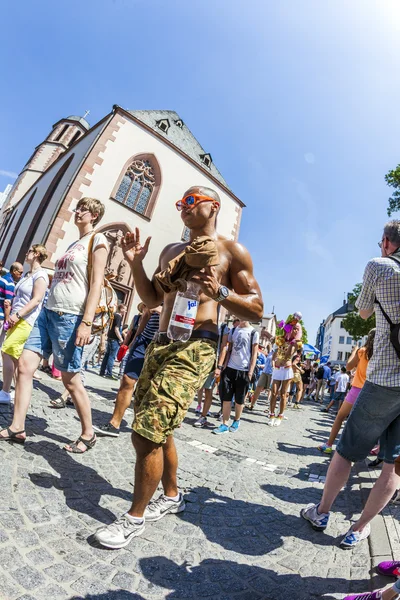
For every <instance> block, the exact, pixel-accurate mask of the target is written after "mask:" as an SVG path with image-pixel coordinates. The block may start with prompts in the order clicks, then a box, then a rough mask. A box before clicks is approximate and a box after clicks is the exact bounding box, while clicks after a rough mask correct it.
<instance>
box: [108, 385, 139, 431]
mask: <svg viewBox="0 0 400 600" xmlns="http://www.w3.org/2000/svg"><path fill="white" fill-rule="evenodd" d="M136 381H137V379H131V378H130V377H128V375H123V377H122V379H121V384H120V386H119V390H118V394H117V399H116V401H115V406H114V412H113V415H112V417H111V419H110V423H111V425H112V426H113V427H116V428H117V429H119V428H120V427H121V421H122V419H123V418H124V414H125V411H126V409H127V408H129V406H130V404H131V402H132V396H133V390H134V389H135V384H136Z"/></svg>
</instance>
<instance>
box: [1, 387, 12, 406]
mask: <svg viewBox="0 0 400 600" xmlns="http://www.w3.org/2000/svg"><path fill="white" fill-rule="evenodd" d="M10 402H11V394H9V393H8V392H3V390H1V391H0V404H9V403H10Z"/></svg>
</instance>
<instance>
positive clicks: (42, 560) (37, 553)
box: [25, 548, 55, 565]
mask: <svg viewBox="0 0 400 600" xmlns="http://www.w3.org/2000/svg"><path fill="white" fill-rule="evenodd" d="M25 560H27V561H30V562H32V564H35V565H48V564H50V563H52V562H54V560H55V558H54V556H53V555H52V554H50V552H48V551H47V550H46V548H35V550H31V551H30V552H28V554H27V555H26V556H25Z"/></svg>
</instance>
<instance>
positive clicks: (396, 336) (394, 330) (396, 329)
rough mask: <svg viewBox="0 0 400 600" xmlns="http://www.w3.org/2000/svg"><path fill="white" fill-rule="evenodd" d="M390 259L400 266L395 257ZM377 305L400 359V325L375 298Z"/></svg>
mask: <svg viewBox="0 0 400 600" xmlns="http://www.w3.org/2000/svg"><path fill="white" fill-rule="evenodd" d="M388 258H391V259H392V260H394V261H395V262H396V263H397V264H400V263H399V261H398V260H397V259H395V258H394V257H393V256H388ZM375 303H376V304H377V305H378V306H379V308H380V309H381V311H382V314H383V316H384V317H385V319H386V321H387V322H388V323H389V327H390V341H391V344H392V346H393V348H394V350H395V352H396V354H397V357H398V358H400V323H393V321H392V320H391V319H390V317H389V315H388V314H387V313H386V312H385V310H384V309H383V306H382V304H381V303H380V302H379V300H377V299H376V298H375Z"/></svg>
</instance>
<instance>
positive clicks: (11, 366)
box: [1, 352, 17, 394]
mask: <svg viewBox="0 0 400 600" xmlns="http://www.w3.org/2000/svg"><path fill="white" fill-rule="evenodd" d="M1 354H2V356H3V392H7V394H9V393H10V389H11V384H12V380H13V377H14V370H15V368H16V365H17V361H16V360H15V358H13V357H12V356H10V355H9V354H6V353H5V352H2V353H1Z"/></svg>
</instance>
